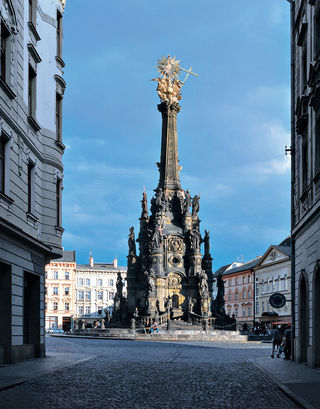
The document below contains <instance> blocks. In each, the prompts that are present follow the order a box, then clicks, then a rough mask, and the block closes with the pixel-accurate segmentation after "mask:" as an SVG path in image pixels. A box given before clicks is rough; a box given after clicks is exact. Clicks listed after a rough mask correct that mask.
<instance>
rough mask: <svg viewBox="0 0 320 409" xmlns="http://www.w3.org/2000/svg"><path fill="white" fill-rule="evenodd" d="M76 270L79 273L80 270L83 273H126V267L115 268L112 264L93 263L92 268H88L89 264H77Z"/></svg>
mask: <svg viewBox="0 0 320 409" xmlns="http://www.w3.org/2000/svg"><path fill="white" fill-rule="evenodd" d="M76 270H78V271H80V270H85V271H89V270H92V271H97V270H100V271H106V270H107V271H113V272H118V271H121V272H125V271H127V268H126V267H120V266H118V267H115V266H114V265H113V264H112V263H94V264H93V267H91V266H90V264H77V267H76Z"/></svg>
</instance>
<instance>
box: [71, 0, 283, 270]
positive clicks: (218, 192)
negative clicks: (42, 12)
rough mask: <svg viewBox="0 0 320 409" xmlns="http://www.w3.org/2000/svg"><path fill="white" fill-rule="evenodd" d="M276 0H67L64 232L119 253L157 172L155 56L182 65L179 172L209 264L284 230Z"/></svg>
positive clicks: (240, 254)
mask: <svg viewBox="0 0 320 409" xmlns="http://www.w3.org/2000/svg"><path fill="white" fill-rule="evenodd" d="M289 8H290V5H289V3H288V2H287V1H285V0H242V1H239V0H229V1H225V0H197V1H191V0H170V1H169V0H162V1H161V2H153V1H150V0H116V1H111V0H94V1H93V0H91V1H90V2H88V0H73V1H72V0H68V1H67V4H66V8H65V13H64V49H63V59H64V61H65V63H66V66H65V73H64V78H65V80H66V82H67V89H66V92H65V96H64V108H63V109H64V114H63V115H64V118H63V138H64V143H65V145H66V147H67V148H66V151H65V154H64V158H63V161H64V181H63V184H64V189H63V227H64V229H65V232H64V235H63V246H64V249H65V250H76V258H77V263H80V264H81V263H88V259H89V251H90V249H91V251H92V254H93V258H94V260H95V261H97V262H112V260H113V259H114V258H115V257H117V258H118V264H119V265H121V266H125V265H126V263H127V258H126V256H127V254H128V233H129V227H130V226H134V227H135V231H136V236H137V234H138V231H139V217H140V214H141V202H140V201H141V198H142V192H143V189H144V187H145V189H146V193H147V197H148V201H149V204H150V199H151V197H152V195H153V194H154V192H153V189H155V188H156V186H157V184H158V170H157V167H156V165H155V163H156V162H157V161H159V160H160V142H161V114H160V113H159V112H158V110H157V104H158V103H159V102H160V101H159V97H158V95H157V92H156V83H155V82H151V81H150V80H151V79H152V78H155V77H157V70H156V68H155V66H156V63H157V59H159V58H161V57H162V56H167V55H171V56H176V57H177V59H179V60H181V66H182V67H184V68H188V69H189V68H190V67H192V70H193V71H194V72H195V73H197V74H198V75H199V77H192V76H189V78H188V80H187V82H186V83H185V85H184V86H183V89H182V100H181V101H180V105H181V111H180V113H179V114H178V149H179V159H180V164H181V165H182V167H183V169H182V171H181V174H180V176H181V183H182V187H183V188H184V189H190V192H191V194H192V195H195V194H198V193H201V201H200V212H199V217H200V219H201V231H202V233H203V234H204V229H206V230H209V231H210V236H211V252H212V256H213V267H214V270H217V269H218V268H219V267H221V266H222V265H224V264H229V263H231V262H232V261H237V260H240V261H241V260H243V261H244V262H247V261H249V260H251V259H253V258H255V257H256V256H258V255H262V254H263V253H264V252H265V251H266V250H267V249H268V247H269V246H270V245H271V244H279V243H280V242H281V241H282V240H283V239H284V238H286V237H287V236H288V235H289V232H290V158H289V157H288V156H285V154H284V147H285V145H290V30H289V20H290V17H289V11H290V10H289Z"/></svg>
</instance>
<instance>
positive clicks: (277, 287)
mask: <svg viewBox="0 0 320 409" xmlns="http://www.w3.org/2000/svg"><path fill="white" fill-rule="evenodd" d="M276 291H279V279H278V280H276Z"/></svg>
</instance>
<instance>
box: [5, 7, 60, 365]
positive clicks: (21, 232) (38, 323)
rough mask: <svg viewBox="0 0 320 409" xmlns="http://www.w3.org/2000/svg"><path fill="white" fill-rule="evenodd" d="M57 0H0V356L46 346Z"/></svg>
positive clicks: (54, 221)
mask: <svg viewBox="0 0 320 409" xmlns="http://www.w3.org/2000/svg"><path fill="white" fill-rule="evenodd" d="M62 16H63V3H62V2H61V1H59V0H51V1H50V2H48V1H47V0H14V1H13V0H1V1H0V19H1V21H0V23H1V24H0V26H1V27H0V31H1V32H0V37H1V38H0V42H1V47H0V229H1V239H0V271H1V285H0V325H1V328H2V330H1V333H0V362H14V361H17V360H21V359H25V358H27V357H39V356H43V355H44V353H45V338H44V328H45V317H44V266H45V264H47V263H48V262H49V260H52V259H54V258H56V257H59V256H61V254H62V248H61V237H62V232H63V229H62V225H61V223H62V220H61V190H62V177H63V174H62V172H63V167H62V154H63V151H64V145H63V143H62V98H63V92H64V89H65V82H64V80H63V78H62V74H63V71H62V69H63V66H64V63H63V60H62V54H61V52H62Z"/></svg>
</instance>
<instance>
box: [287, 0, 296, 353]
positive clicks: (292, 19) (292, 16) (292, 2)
mask: <svg viewBox="0 0 320 409" xmlns="http://www.w3.org/2000/svg"><path fill="white" fill-rule="evenodd" d="M287 1H288V2H289V3H290V38H291V39H290V50H291V241H292V244H291V299H292V302H291V317H292V319H291V321H292V326H291V333H292V334H291V351H292V352H291V354H292V355H291V356H292V360H294V359H295V350H294V340H295V310H296V308H295V295H296V294H295V292H296V291H295V290H296V287H295V284H296V279H295V241H294V237H293V234H292V232H293V229H294V225H295V215H294V193H295V57H296V56H295V47H294V41H295V39H294V23H295V0H287Z"/></svg>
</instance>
